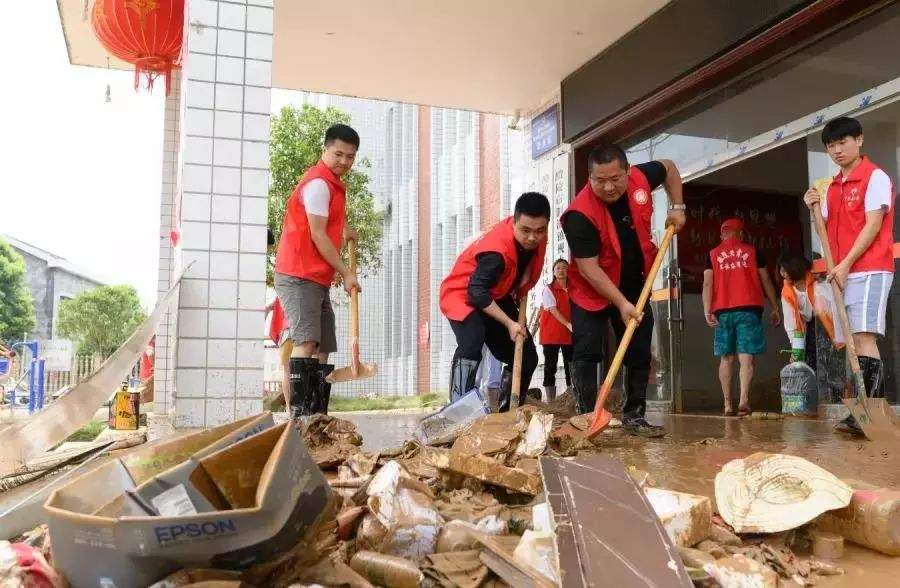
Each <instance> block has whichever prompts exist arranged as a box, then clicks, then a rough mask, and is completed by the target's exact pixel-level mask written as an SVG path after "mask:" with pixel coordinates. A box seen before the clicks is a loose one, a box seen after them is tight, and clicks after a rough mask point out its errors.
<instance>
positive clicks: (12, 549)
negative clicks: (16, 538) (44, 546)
mask: <svg viewBox="0 0 900 588" xmlns="http://www.w3.org/2000/svg"><path fill="white" fill-rule="evenodd" d="M0 586H3V587H4V588H7V587H8V588H19V587H21V588H32V587H33V588H65V586H66V582H65V580H63V578H62V577H61V576H60V575H59V573H57V571H56V570H55V569H53V567H52V566H51V565H50V564H49V563H47V559H46V558H45V557H44V554H43V553H42V552H41V550H40V549H39V548H37V547H32V546H31V545H26V544H25V543H10V542H9V541H0Z"/></svg>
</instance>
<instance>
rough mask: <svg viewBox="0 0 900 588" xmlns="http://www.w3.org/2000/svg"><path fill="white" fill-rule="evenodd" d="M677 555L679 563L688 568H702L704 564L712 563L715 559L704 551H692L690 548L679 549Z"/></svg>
mask: <svg viewBox="0 0 900 588" xmlns="http://www.w3.org/2000/svg"><path fill="white" fill-rule="evenodd" d="M678 555H680V556H681V561H683V562H684V565H685V566H687V567H689V568H701V569H702V568H703V566H705V565H706V564H709V563H713V562H714V561H716V558H715V557H713V556H712V555H710V554H709V553H707V552H705V551H700V550H699V549H694V548H692V547H679V548H678Z"/></svg>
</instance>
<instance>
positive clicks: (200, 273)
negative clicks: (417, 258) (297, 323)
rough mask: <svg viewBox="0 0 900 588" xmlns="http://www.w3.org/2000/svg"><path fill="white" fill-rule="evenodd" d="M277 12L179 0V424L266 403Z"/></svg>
mask: <svg viewBox="0 0 900 588" xmlns="http://www.w3.org/2000/svg"><path fill="white" fill-rule="evenodd" d="M273 11H274V8H273V2H271V1H265V0H246V1H243V0H242V1H238V0H219V1H215V0H188V2H187V11H186V29H187V30H188V34H187V47H186V51H185V54H184V59H183V69H182V73H181V76H182V79H183V80H184V82H183V84H184V86H183V94H182V100H181V106H182V111H181V120H180V123H181V124H180V127H181V131H182V133H183V135H182V137H183V138H182V141H183V143H182V144H183V149H182V153H181V184H180V187H181V198H182V208H181V210H182V215H181V220H182V223H181V243H180V250H181V254H182V262H183V265H184V266H186V265H187V264H188V263H190V262H191V261H193V262H195V263H194V266H193V267H192V268H191V270H190V271H189V272H188V274H187V276H186V278H185V281H184V283H183V286H182V294H181V297H180V300H179V309H178V325H179V326H178V335H177V336H178V343H177V347H178V351H177V354H176V361H175V372H176V376H175V378H174V392H175V396H174V403H173V406H174V414H173V416H174V420H175V425H176V426H178V427H197V426H213V425H216V424H220V423H224V422H229V421H231V420H234V419H235V418H239V417H241V416H246V415H249V414H253V413H255V412H259V411H260V410H262V380H263V362H262V345H263V342H262V337H263V335H264V317H263V308H264V305H265V257H264V255H265V250H266V211H267V209H266V196H267V194H268V185H269V173H268V137H269V104H270V96H271V92H270V80H271V69H272V63H271V59H272V28H273V21H274V17H273ZM174 93H175V92H173V94H174ZM176 109H177V106H176ZM176 122H177V121H176ZM164 192H165V185H164ZM164 198H165V194H164ZM161 287H162V285H161ZM171 413H172V411H171V410H170V414H171Z"/></svg>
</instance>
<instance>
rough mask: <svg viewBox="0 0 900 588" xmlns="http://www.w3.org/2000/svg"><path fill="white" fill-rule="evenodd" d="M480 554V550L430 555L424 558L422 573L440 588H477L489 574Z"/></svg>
mask: <svg viewBox="0 0 900 588" xmlns="http://www.w3.org/2000/svg"><path fill="white" fill-rule="evenodd" d="M480 554H481V550H480V549H473V550H469V551H456V552H452V553H432V554H431V555H429V556H428V557H426V558H425V560H426V563H425V565H423V566H422V572H423V573H424V574H425V576H426V577H427V578H428V579H429V580H431V581H433V582H435V583H436V584H437V585H438V586H440V587H441V588H479V587H480V586H483V585H484V582H485V581H486V580H487V577H488V575H489V574H490V572H489V571H488V568H487V566H486V565H484V564H483V563H482V561H481V559H480V557H479V555H480Z"/></svg>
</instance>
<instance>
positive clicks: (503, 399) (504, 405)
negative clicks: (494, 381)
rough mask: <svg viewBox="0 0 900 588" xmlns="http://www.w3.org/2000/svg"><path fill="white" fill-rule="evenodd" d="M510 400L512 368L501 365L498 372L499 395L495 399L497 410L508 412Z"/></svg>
mask: <svg viewBox="0 0 900 588" xmlns="http://www.w3.org/2000/svg"><path fill="white" fill-rule="evenodd" d="M511 400H512V370H511V369H509V366H503V372H502V373H501V374H500V397H499V398H498V399H497V412H508V411H509V405H510V401H511Z"/></svg>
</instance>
